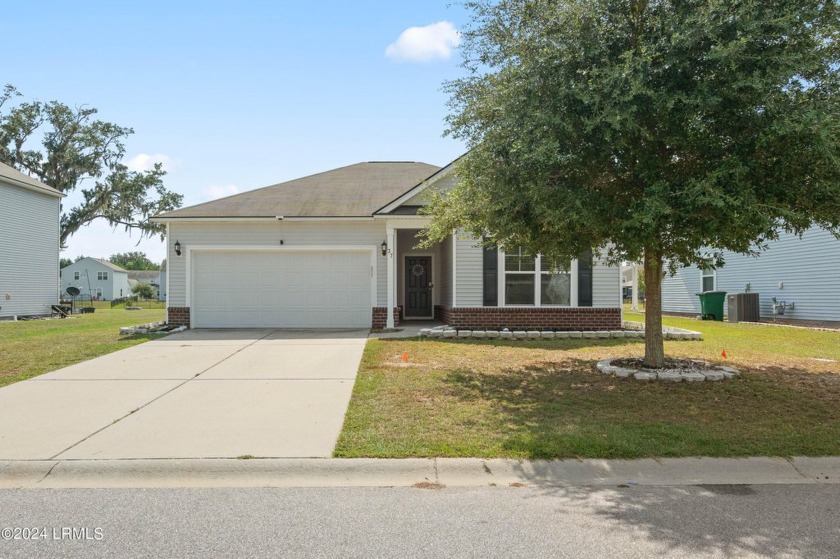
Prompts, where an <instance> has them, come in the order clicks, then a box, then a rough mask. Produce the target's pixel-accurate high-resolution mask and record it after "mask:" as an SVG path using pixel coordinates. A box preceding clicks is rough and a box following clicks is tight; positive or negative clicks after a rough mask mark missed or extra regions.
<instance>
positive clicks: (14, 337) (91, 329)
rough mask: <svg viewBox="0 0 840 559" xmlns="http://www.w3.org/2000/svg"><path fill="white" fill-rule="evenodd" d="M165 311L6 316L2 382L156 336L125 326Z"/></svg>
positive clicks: (0, 342) (0, 335)
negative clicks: (123, 331) (123, 329)
mask: <svg viewBox="0 0 840 559" xmlns="http://www.w3.org/2000/svg"><path fill="white" fill-rule="evenodd" d="M165 314H166V311H164V310H160V309H158V310H142V311H126V310H125V309H122V308H116V309H110V308H108V309H97V310H96V312H95V313H93V314H80V315H74V316H75V317H74V318H66V319H63V320H31V321H25V322H7V321H4V322H0V355H2V358H0V386H6V385H8V384H12V383H14V382H18V381H21V380H25V379H28V378H32V377H34V376H38V375H40V374H43V373H47V372H49V371H54V370H56V369H60V368H61V367H66V366H68V365H73V364H75V363H79V362H81V361H87V360H88V359H92V358H94V357H98V356H100V355H104V354H106V353H111V352H114V351H117V350H120V349H125V348H127V347H131V346H133V345H137V344H139V343H143V342H144V341H146V340H149V339H153V338H156V337H157V336H140V335H137V336H120V334H119V332H120V326H131V325H134V324H145V323H148V322H155V321H159V320H163V319H164V317H165Z"/></svg>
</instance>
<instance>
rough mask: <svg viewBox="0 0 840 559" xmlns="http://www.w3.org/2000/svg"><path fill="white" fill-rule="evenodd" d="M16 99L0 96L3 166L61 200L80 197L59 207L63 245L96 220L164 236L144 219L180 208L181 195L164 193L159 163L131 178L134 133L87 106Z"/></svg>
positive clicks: (11, 93) (7, 92)
mask: <svg viewBox="0 0 840 559" xmlns="http://www.w3.org/2000/svg"><path fill="white" fill-rule="evenodd" d="M19 97H20V93H19V92H18V91H17V90H16V89H15V88H14V87H12V86H11V85H7V86H6V87H5V89H4V90H3V92H2V93H0V162H3V163H5V164H6V165H9V166H11V167H14V168H16V169H18V170H20V171H22V172H24V173H26V174H28V175H30V176H32V177H35V178H37V179H38V180H39V181H41V182H42V183H44V184H46V185H49V186H51V187H53V188H55V189H56V190H58V191H60V192H62V193H64V194H69V193H71V192H73V191H74V190H76V189H79V190H80V192H81V194H82V201H81V202H80V203H79V204H78V205H77V206H75V207H73V208H64V207H63V208H62V214H61V245H62V246H65V245H66V242H67V240H68V239H69V238H70V236H72V235H73V233H75V232H76V231H78V230H79V228H80V227H83V226H85V225H87V224H88V223H90V222H92V221H94V220H97V219H104V220H105V221H107V222H108V223H110V224H111V225H113V226H122V227H124V228H125V230H127V231H129V230H134V231H139V232H140V234H141V236H153V235H155V234H161V235H162V234H163V233H164V231H165V227H164V226H163V225H161V224H157V223H152V222H151V221H149V217H151V216H153V215H155V214H158V213H163V212H167V211H170V210H174V209H177V208H178V207H180V205H181V202H182V201H183V196H182V195H180V194H176V193H174V192H170V191H168V190H167V189H166V188H165V187H164V185H163V180H162V179H163V176H164V175H165V174H166V173H165V171H164V170H163V168H162V166H161V165H160V164H156V165H155V166H154V168H153V169H151V170H149V171H142V172H136V171H131V170H129V169H128V167H127V166H126V165H125V164H124V163H123V161H122V160H123V156H124V155H125V146H124V144H123V142H124V141H125V140H126V138H128V137H129V136H130V135H131V134H133V133H134V131H133V130H132V129H131V128H125V127H122V126H117V125H116V124H113V123H110V122H105V121H102V120H97V119H96V118H95V116H96V114H97V110H96V109H94V108H91V107H76V108H72V107H69V106H68V105H65V104H64V103H60V102H58V101H50V102H48V103H45V102H41V101H32V102H17V101H19V99H18V98H19ZM39 144H40V145H39Z"/></svg>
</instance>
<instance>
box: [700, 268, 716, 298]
mask: <svg viewBox="0 0 840 559" xmlns="http://www.w3.org/2000/svg"><path fill="white" fill-rule="evenodd" d="M709 272H711V273H709ZM708 277H710V278H712V289H711V291H717V270H715V269H703V268H700V292H701V293H702V292H703V280H705V279H706V278H708Z"/></svg>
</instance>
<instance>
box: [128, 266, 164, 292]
mask: <svg viewBox="0 0 840 559" xmlns="http://www.w3.org/2000/svg"><path fill="white" fill-rule="evenodd" d="M126 273H127V274H128V286H129V288H132V289H133V288H134V286H135V285H137V284H138V283H147V284H149V285H151V286H152V288H154V290H155V295H154V298H155V299H160V272H159V271H158V270H126Z"/></svg>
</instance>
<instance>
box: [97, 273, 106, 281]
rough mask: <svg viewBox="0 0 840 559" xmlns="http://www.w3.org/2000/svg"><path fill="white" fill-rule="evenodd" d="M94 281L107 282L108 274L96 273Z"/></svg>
mask: <svg viewBox="0 0 840 559" xmlns="http://www.w3.org/2000/svg"><path fill="white" fill-rule="evenodd" d="M96 279H98V280H107V279H108V272H96Z"/></svg>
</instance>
